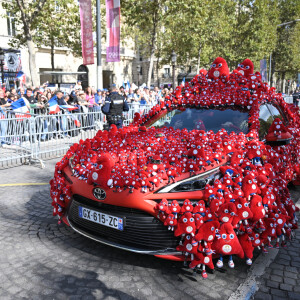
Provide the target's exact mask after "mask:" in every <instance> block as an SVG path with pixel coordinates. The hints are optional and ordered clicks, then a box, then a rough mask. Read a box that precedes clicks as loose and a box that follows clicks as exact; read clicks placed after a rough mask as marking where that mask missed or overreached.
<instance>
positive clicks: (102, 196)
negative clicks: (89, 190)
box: [93, 188, 106, 200]
mask: <svg viewBox="0 0 300 300" xmlns="http://www.w3.org/2000/svg"><path fill="white" fill-rule="evenodd" d="M93 194H94V196H95V198H97V199H98V200H103V199H105V198H106V193H105V191H104V190H102V189H100V188H95V189H94V190H93Z"/></svg>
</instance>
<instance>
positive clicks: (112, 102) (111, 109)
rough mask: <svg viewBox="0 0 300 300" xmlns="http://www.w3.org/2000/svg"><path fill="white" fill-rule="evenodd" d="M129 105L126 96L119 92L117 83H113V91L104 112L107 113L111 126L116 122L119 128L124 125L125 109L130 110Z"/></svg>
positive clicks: (103, 109)
mask: <svg viewBox="0 0 300 300" xmlns="http://www.w3.org/2000/svg"><path fill="white" fill-rule="evenodd" d="M128 110H129V106H128V104H127V102H126V100H125V97H124V96H122V95H120V94H119V93H118V92H117V88H116V85H112V87H111V93H110V94H109V96H108V97H107V99H106V101H105V104H104V106H102V112H103V113H104V114H105V115H107V120H108V125H109V127H110V126H111V125H112V124H115V125H116V126H117V128H122V126H123V111H128Z"/></svg>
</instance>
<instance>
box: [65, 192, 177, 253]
mask: <svg viewBox="0 0 300 300" xmlns="http://www.w3.org/2000/svg"><path fill="white" fill-rule="evenodd" d="M81 205H82V206H84V207H87V208H90V209H93V210H96V211H100V212H103V213H107V214H110V215H113V216H116V217H123V218H124V220H125V226H124V230H123V231H119V230H117V229H113V228H110V227H107V226H103V225H100V224H97V223H94V222H91V221H88V220H85V219H82V218H80V217H79V213H78V206H81ZM68 218H69V221H70V222H71V225H72V226H73V227H74V228H75V229H78V230H80V231H83V232H86V233H88V234H90V235H92V236H95V237H99V238H104V239H105V240H107V241H111V242H113V243H117V244H120V245H124V246H126V247H134V248H137V249H141V250H149V251H156V250H165V249H173V250H174V249H175V248H176V246H177V245H178V243H179V238H176V237H174V233H173V232H172V231H169V230H168V229H167V227H166V226H164V225H163V224H162V223H161V222H160V221H158V220H157V219H156V218H154V217H153V216H152V215H150V214H148V213H146V212H144V211H141V210H137V209H132V208H127V207H121V206H113V205H108V204H104V203H101V202H97V201H93V200H90V199H88V198H84V197H82V196H79V195H74V200H73V201H72V203H71V205H70V208H69V211H68Z"/></svg>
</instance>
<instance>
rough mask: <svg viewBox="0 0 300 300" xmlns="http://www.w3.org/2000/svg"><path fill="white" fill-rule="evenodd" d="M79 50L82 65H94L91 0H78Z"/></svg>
mask: <svg viewBox="0 0 300 300" xmlns="http://www.w3.org/2000/svg"><path fill="white" fill-rule="evenodd" d="M79 6H80V23H81V48H82V58H83V64H84V65H92V64H94V45H93V19H92V6H91V0H79Z"/></svg>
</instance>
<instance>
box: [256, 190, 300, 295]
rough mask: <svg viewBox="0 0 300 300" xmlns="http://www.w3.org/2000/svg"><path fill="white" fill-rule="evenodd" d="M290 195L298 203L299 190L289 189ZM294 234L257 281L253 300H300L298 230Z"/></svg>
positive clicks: (299, 235) (299, 231)
mask: <svg viewBox="0 0 300 300" xmlns="http://www.w3.org/2000/svg"><path fill="white" fill-rule="evenodd" d="M291 194H292V196H293V199H294V200H298V201H299V199H300V188H299V187H298V188H297V189H295V188H293V189H291ZM298 203H299V202H298ZM298 218H299V213H298ZM295 234H296V236H295V238H294V239H293V240H292V241H291V242H288V247H287V248H280V250H279V253H278V254H277V256H276V258H275V260H274V261H273V262H272V263H271V265H270V266H269V267H268V268H267V269H266V270H265V273H264V275H263V276H262V277H261V278H260V279H259V280H258V283H259V286H260V288H259V291H258V292H257V293H256V294H255V297H254V299H255V300H282V299H290V300H300V240H299V237H300V228H298V229H297V230H296V231H295Z"/></svg>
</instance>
